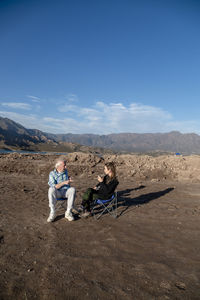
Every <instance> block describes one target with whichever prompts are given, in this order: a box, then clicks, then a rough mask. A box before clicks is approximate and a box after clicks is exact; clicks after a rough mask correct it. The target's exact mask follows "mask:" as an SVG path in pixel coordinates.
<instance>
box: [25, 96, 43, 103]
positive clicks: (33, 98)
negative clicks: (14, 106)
mask: <svg viewBox="0 0 200 300" xmlns="http://www.w3.org/2000/svg"><path fill="white" fill-rule="evenodd" d="M26 97H28V98H30V99H31V100H32V101H33V102H36V103H38V102H40V98H38V97H36V96H31V95H27V96H26Z"/></svg>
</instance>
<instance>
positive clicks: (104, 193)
mask: <svg viewBox="0 0 200 300" xmlns="http://www.w3.org/2000/svg"><path fill="white" fill-rule="evenodd" d="M118 184H119V181H118V180H117V178H116V177H115V178H113V179H111V180H110V177H109V176H108V175H106V176H104V178H103V182H99V183H98V184H97V191H96V193H97V194H98V195H99V197H100V198H101V199H109V198H110V197H111V196H112V195H113V193H114V191H115V189H116V187H117V185H118Z"/></svg>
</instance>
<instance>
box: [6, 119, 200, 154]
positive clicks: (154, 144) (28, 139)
mask: <svg viewBox="0 0 200 300" xmlns="http://www.w3.org/2000/svg"><path fill="white" fill-rule="evenodd" d="M0 148H1V149H22V150H34V151H35V150H37V151H58V152H72V151H86V152H87V151H90V152H102V151H103V152H104V153H105V152H106V151H108V152H109V151H110V152H123V153H127V152H135V153H138V152H139V153H148V152H155V151H157V152H158V151H159V152H180V153H182V154H200V136H199V135H197V134H195V133H187V134H182V133H180V132H178V131H172V132H169V133H143V134H139V133H116V134H108V135H96V134H72V133H67V134H52V133H46V132H42V131H40V130H37V129H27V128H25V127H23V126H22V125H20V124H18V123H16V122H14V121H12V120H10V119H8V118H2V117H0Z"/></svg>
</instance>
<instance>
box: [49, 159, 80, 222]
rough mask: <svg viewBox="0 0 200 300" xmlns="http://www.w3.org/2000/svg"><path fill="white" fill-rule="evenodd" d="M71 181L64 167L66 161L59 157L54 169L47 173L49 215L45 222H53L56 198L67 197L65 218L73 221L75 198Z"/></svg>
mask: <svg viewBox="0 0 200 300" xmlns="http://www.w3.org/2000/svg"><path fill="white" fill-rule="evenodd" d="M71 182H72V180H71V178H70V177H69V176H68V172H67V169H66V161H65V159H63V158H59V159H58V160H57V162H56V164H55V169H54V170H53V171H51V172H50V174H49V182H48V184H49V186H50V187H49V191H48V197H49V207H50V215H49V217H48V219H47V222H53V221H54V219H55V217H56V214H55V205H56V201H57V198H67V210H66V212H65V218H66V219H67V220H68V221H73V220H74V217H73V215H72V212H71V210H72V208H73V204H74V199H75V188H74V187H70V183H71Z"/></svg>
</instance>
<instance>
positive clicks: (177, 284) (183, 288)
mask: <svg viewBox="0 0 200 300" xmlns="http://www.w3.org/2000/svg"><path fill="white" fill-rule="evenodd" d="M175 286H176V287H177V288H178V289H180V290H185V289H186V285H185V283H183V282H176V283H175Z"/></svg>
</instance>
